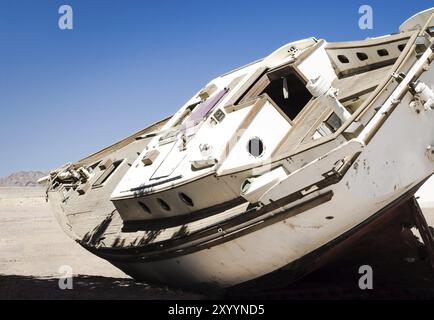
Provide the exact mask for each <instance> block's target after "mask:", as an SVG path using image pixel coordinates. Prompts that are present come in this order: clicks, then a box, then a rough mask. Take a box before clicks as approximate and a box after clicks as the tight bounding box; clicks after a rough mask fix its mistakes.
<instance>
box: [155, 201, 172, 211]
mask: <svg viewBox="0 0 434 320" xmlns="http://www.w3.org/2000/svg"><path fill="white" fill-rule="evenodd" d="M157 201H158V204H159V205H160V207H161V208H163V209H164V210H166V211H170V206H169V205H168V204H167V202H166V201H164V200H163V199H160V198H158V199H157Z"/></svg>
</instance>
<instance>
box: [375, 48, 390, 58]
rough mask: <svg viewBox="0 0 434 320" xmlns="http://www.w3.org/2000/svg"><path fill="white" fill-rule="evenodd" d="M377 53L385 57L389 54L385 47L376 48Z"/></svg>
mask: <svg viewBox="0 0 434 320" xmlns="http://www.w3.org/2000/svg"><path fill="white" fill-rule="evenodd" d="M377 53H378V55H379V56H380V57H385V56H388V55H389V52H388V51H387V50H386V49H380V50H377Z"/></svg>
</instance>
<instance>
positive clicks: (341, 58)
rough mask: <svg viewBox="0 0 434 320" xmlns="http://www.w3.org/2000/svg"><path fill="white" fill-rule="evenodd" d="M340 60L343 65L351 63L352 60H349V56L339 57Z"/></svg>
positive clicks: (341, 55)
mask: <svg viewBox="0 0 434 320" xmlns="http://www.w3.org/2000/svg"><path fill="white" fill-rule="evenodd" d="M338 60H339V61H340V62H341V63H349V62H350V60H348V58H347V56H344V55H343V54H340V55H338Z"/></svg>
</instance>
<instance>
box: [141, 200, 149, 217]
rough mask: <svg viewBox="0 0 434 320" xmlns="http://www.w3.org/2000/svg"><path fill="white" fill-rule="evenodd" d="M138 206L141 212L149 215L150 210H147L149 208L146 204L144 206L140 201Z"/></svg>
mask: <svg viewBox="0 0 434 320" xmlns="http://www.w3.org/2000/svg"><path fill="white" fill-rule="evenodd" d="M139 206H140V208H142V210H143V211H145V212H146V213H149V214H151V209H149V207H148V206H147V205H146V204H144V203H143V202H142V201H139Z"/></svg>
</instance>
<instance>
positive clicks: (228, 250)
mask: <svg viewBox="0 0 434 320" xmlns="http://www.w3.org/2000/svg"><path fill="white" fill-rule="evenodd" d="M433 12H434V11H433V9H430V10H427V11H424V12H421V13H419V14H417V15H416V16H414V17H412V18H410V19H409V20H407V21H406V22H405V23H404V24H403V25H401V27H400V32H399V33H396V34H393V35H388V36H384V37H379V38H374V39H368V40H364V41H352V42H342V43H328V42H326V41H325V40H317V39H315V38H310V39H305V40H300V41H296V42H292V43H289V44H287V45H285V46H283V47H281V48H279V49H277V50H276V51H274V52H273V53H271V54H270V55H269V56H267V57H265V58H264V59H261V60H259V61H256V62H254V63H252V64H250V65H247V66H244V67H241V68H239V69H237V70H234V71H232V72H229V73H227V74H224V75H222V76H220V77H218V78H216V79H214V80H212V81H211V82H210V83H208V84H207V85H206V86H205V87H204V88H203V89H202V90H201V91H199V92H198V93H197V94H196V95H194V96H193V97H192V98H191V99H190V100H189V101H188V102H187V103H186V104H185V105H184V106H183V107H182V108H181V109H180V110H179V111H178V112H176V113H175V114H174V115H173V116H172V117H170V118H168V119H165V120H162V121H161V122H159V123H157V124H155V125H153V126H151V127H149V128H146V129H144V130H142V131H140V132H138V133H136V134H134V135H132V136H131V137H129V138H126V139H124V140H122V141H120V142H118V143H116V144H114V145H112V146H110V147H108V148H106V149H104V150H101V151H99V152H97V153H95V154H93V155H91V156H89V157H87V158H85V159H83V160H81V161H78V162H76V163H72V164H68V165H65V166H64V167H62V168H59V169H56V170H53V171H52V172H51V173H50V175H49V176H47V177H46V179H44V180H43V182H44V183H45V184H46V185H47V194H48V197H49V200H50V203H51V205H52V208H53V210H54V212H55V214H56V217H57V219H58V221H59V223H60V225H61V226H62V227H63V228H64V230H65V232H66V233H67V234H68V235H69V236H71V237H72V238H73V239H75V240H76V241H77V242H79V243H80V244H81V245H82V246H83V247H85V248H86V249H88V250H89V251H91V252H93V253H95V254H96V255H98V256H100V257H103V258H105V259H107V260H109V261H110V262H111V263H113V264H114V265H116V266H117V267H119V268H121V269H122V270H124V271H125V272H127V273H128V274H130V275H132V276H133V277H136V278H140V279H144V280H147V281H150V282H157V283H165V284H170V285H174V286H182V287H185V286H189V287H191V286H196V285H197V286H199V285H209V286H216V287H230V286H234V285H238V284H241V283H244V282H246V281H249V280H253V279H257V278H259V277H262V276H265V275H267V274H271V273H273V272H274V271H276V270H280V269H281V268H284V267H285V266H288V265H291V263H293V262H297V261H303V257H306V256H308V255H312V254H313V253H315V252H317V251H318V249H320V248H324V247H326V246H327V245H328V244H330V243H332V242H333V241H335V240H336V239H340V237H341V236H342V235H344V234H347V233H349V232H351V231H352V230H354V229H355V228H356V227H357V226H361V225H363V224H364V222H366V221H369V220H370V219H372V217H373V216H374V215H375V214H377V213H378V212H381V211H382V210H383V209H385V208H387V207H389V206H391V205H392V204H394V203H397V201H398V199H401V198H402V197H404V196H412V195H413V194H414V192H415V191H416V190H417V187H418V186H419V185H420V184H421V183H423V182H424V181H425V180H426V179H428V178H429V177H430V176H431V175H432V173H433V172H434V147H432V146H434V140H433V137H434V111H433V110H432V109H433V108H434V93H433V90H432V87H433V85H434V71H433V68H432V67H431V61H433V59H434V54H433V26H434V18H433V17H434V15H433Z"/></svg>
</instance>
